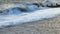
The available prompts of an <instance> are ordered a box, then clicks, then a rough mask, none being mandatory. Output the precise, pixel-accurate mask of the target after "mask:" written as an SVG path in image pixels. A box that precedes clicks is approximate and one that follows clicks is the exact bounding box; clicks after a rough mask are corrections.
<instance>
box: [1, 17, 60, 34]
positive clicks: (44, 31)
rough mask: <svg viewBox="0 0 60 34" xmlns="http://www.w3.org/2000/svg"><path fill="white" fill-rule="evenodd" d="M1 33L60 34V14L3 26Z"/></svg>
mask: <svg viewBox="0 0 60 34" xmlns="http://www.w3.org/2000/svg"><path fill="white" fill-rule="evenodd" d="M0 34H60V16H58V17H55V18H51V19H44V20H41V21H36V22H29V23H25V24H22V25H18V26H13V27H7V28H3V29H0Z"/></svg>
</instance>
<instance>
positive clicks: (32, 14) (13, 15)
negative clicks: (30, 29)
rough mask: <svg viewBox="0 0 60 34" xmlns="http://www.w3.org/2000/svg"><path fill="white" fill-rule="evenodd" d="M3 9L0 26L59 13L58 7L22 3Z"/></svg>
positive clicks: (21, 22) (30, 20)
mask: <svg viewBox="0 0 60 34" xmlns="http://www.w3.org/2000/svg"><path fill="white" fill-rule="evenodd" d="M3 11H4V12H2V14H1V15H0V28H4V27H6V26H11V25H12V26H13V25H17V24H23V23H26V22H32V21H38V20H43V19H44V18H53V17H55V16H57V15H60V8H47V7H41V6H40V7H37V6H36V5H23V4H22V5H21V6H20V5H19V6H16V7H13V8H9V9H6V10H3Z"/></svg>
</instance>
